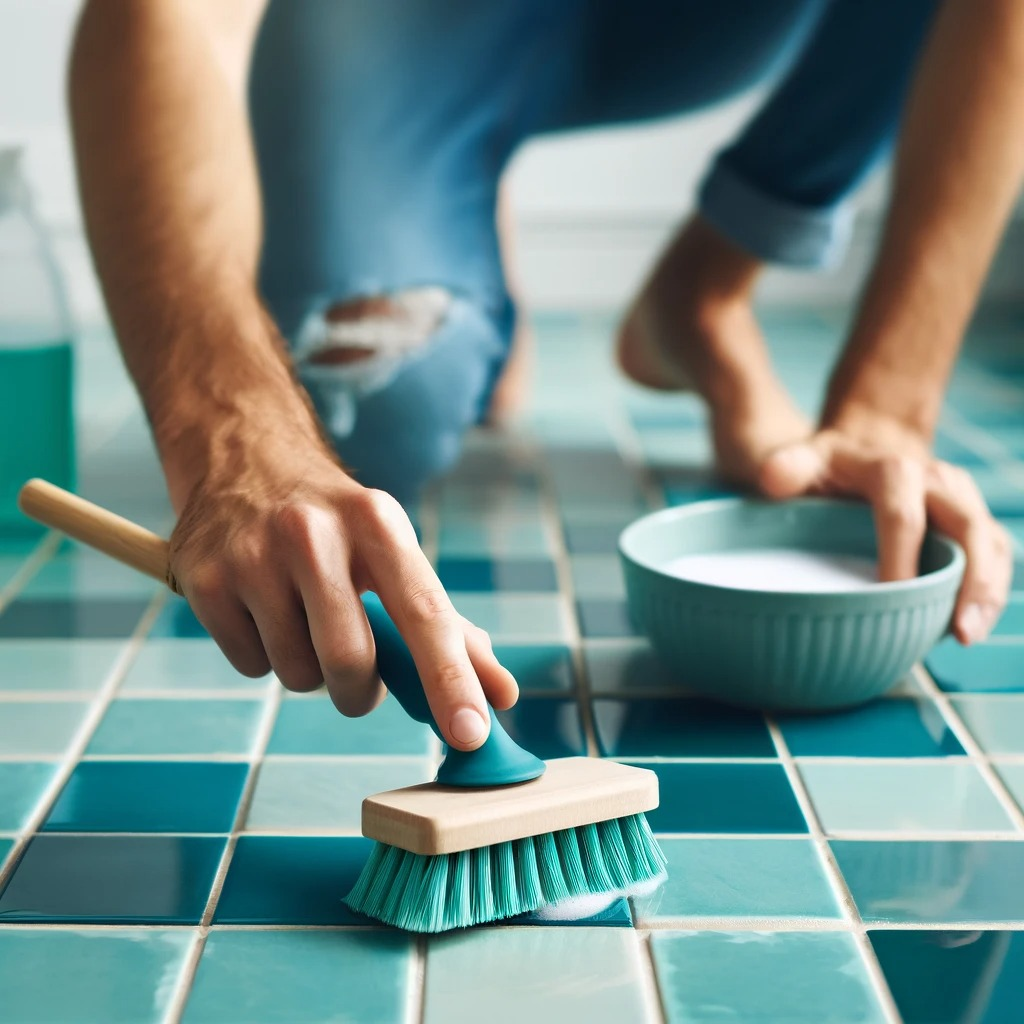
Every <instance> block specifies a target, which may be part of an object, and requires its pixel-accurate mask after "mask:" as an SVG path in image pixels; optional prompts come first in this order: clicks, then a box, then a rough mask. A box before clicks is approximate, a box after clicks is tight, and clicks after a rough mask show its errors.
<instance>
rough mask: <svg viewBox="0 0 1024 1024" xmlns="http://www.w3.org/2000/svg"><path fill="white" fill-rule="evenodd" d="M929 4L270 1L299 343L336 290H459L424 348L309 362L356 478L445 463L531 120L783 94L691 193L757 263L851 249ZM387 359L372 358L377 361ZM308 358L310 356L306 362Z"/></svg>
mask: <svg viewBox="0 0 1024 1024" xmlns="http://www.w3.org/2000/svg"><path fill="white" fill-rule="evenodd" d="M937 3H938V0H899V2H898V3H894V2H892V0H713V2H711V0H629V2H626V0H556V2H552V0H514V2H511V0H510V2H486V3H480V2H479V0H401V2H399V0H301V2H295V0H276V2H274V3H272V4H271V6H270V9H269V11H268V13H267V16H266V18H265V20H264V24H263V26H262V29H261V32H260V37H259V41H258V44H257V48H256V53H255V56H254V61H253V70H252V78H251V87H250V97H251V114H252V124H253V132H254V138H255V144H256V149H257V155H258V161H259V167H260V176H261V182H262V190H263V202H264V217H265V243H264V251H263V257H262V265H261V287H262V290H263V294H264V297H265V300H266V302H267V304H268V307H269V309H270V311H271V313H272V314H273V316H274V317H275V319H276V320H277V322H278V325H279V327H280V328H281V330H282V332H283V333H284V335H285V337H287V338H289V340H291V341H293V342H294V343H299V344H300V347H301V336H302V334H303V332H304V331H305V330H307V328H308V327H309V325H310V324H311V323H312V324H315V323H316V322H317V320H318V318H320V319H322V316H321V315H322V313H323V311H324V310H325V309H326V308H328V307H329V306H331V305H332V304H336V303H340V302H343V301H345V300H347V299H351V298H355V297H362V296H377V295H393V294H396V293H400V292H403V291H406V290H409V289H415V288H421V287H437V288H442V289H444V290H445V291H446V292H447V293H448V294H449V295H450V296H451V302H450V305H449V306H448V308H447V311H446V312H445V313H444V315H443V316H442V317H441V319H440V320H439V322H438V323H437V326H436V328H434V329H433V330H432V333H431V336H430V338H429V341H428V343H427V344H425V345H422V346H420V347H419V348H416V349H415V350H414V351H411V352H408V353H405V354H403V355H401V356H400V357H398V358H390V361H389V360H388V359H385V360H384V362H383V363H381V362H380V361H379V360H378V361H377V364H376V365H374V359H368V360H366V361H365V362H366V363H368V364H371V365H370V366H369V367H367V366H361V365H357V364H352V365H351V366H349V367H348V368H347V369H345V370H341V371H337V372H333V371H331V372H323V371H317V372H312V371H311V370H310V368H309V367H308V366H304V364H303V362H302V360H301V359H298V358H297V362H298V365H299V372H300V375H301V376H302V377H303V379H304V382H305V383H306V386H307V388H308V389H309V391H310V393H311V396H312V398H313V401H314V403H315V405H316V407H317V409H318V411H319V412H320V415H321V417H322V418H323V420H324V423H325V425H326V427H327V429H328V431H329V432H330V433H331V435H332V437H333V439H334V442H335V444H336V446H337V448H338V451H339V453H340V455H341V456H342V458H343V460H344V461H345V463H346V465H348V466H349V467H351V469H352V470H353V471H354V473H355V475H356V476H357V478H358V479H360V480H362V481H363V482H364V483H366V484H367V485H369V486H375V487H383V488H384V489H386V490H390V491H391V492H392V493H394V494H396V495H397V496H398V497H399V498H402V499H405V498H409V497H411V496H413V495H414V494H415V492H416V491H417V490H418V489H419V487H420V486H421V485H422V483H423V482H424V481H426V480H427V479H429V478H430V477H432V476H434V475H436V474H437V473H439V472H442V471H444V470H445V469H446V468H448V467H449V466H450V465H451V464H452V463H453V462H454V460H455V459H456V458H457V455H458V451H459V446H460V439H461V437H462V434H463V433H464V431H465V430H466V428H467V427H469V426H471V425H473V424H474V423H476V422H477V421H478V420H479V418H480V416H481V414H482V412H483V411H484V410H485V408H486V405H487V401H488V399H489V396H490V393H491V390H492V388H493V386H494V383H495V381H496V379H497V377H498V375H499V373H500V370H501V368H502V365H503V363H504V360H505V358H506V355H507V352H508V347H509V340H510V336H511V329H512V323H513V319H514V318H513V310H512V304H511V300H510V298H509V295H508V291H507V289H506V287H505V283H504V280H503V276H502V269H501V261H500V256H499V249H498V239H497V235H496V230H495V203H496V196H497V186H498V180H499V177H500V175H501V173H502V170H503V169H504V167H505V165H506V164H507V162H508V160H509V158H510V157H511V156H512V154H513V153H514V151H515V150H516V148H517V147H518V146H519V145H520V143H522V142H523V141H524V140H526V139H527V138H529V137H531V136H535V135H539V134H543V133H550V132H557V131H561V130H564V129H573V128H581V127H596V126H600V125H610V124H622V123H627V122H636V121H642V120H646V119H652V118H660V117H666V116H671V115H675V114H681V113H685V112H687V111H693V110H698V109H701V108H703V107H706V106H708V105H710V104H712V103H715V102H717V101H720V100H723V99H726V98H727V97H730V96H732V95H735V94H736V93H739V92H741V91H743V90H745V89H748V88H750V87H751V86H754V85H756V84H759V83H762V82H765V81H769V82H771V83H772V89H771V91H770V93H769V95H768V97H767V99H766V101H765V102H764V104H763V105H762V107H761V109H760V110H759V111H758V112H757V114H756V115H755V116H754V117H753V118H752V120H751V121H750V123H749V124H747V125H746V126H745V127H744V129H743V130H742V131H741V133H740V135H739V137H738V138H737V139H736V140H735V141H734V142H733V143H732V144H731V145H729V146H728V147H727V148H726V149H725V150H724V151H722V152H721V153H720V154H719V155H718V156H717V158H716V159H715V161H714V162H713V164H712V166H711V169H710V171H709V173H708V175H707V177H706V178H705V180H704V183H703V186H702V188H701V190H700V196H699V207H700V210H701V212H702V214H703V215H704V217H705V218H707V219H708V220H709V221H711V222H712V223H713V224H714V225H716V226H717V227H718V229H719V230H720V231H722V232H723V233H724V234H725V235H727V236H728V237H730V238H732V239H733V240H734V241H735V242H736V243H738V244H739V245H740V246H742V247H743V248H745V249H746V250H748V251H749V252H751V253H753V254H754V255H756V256H758V257H760V258H761V259H764V260H766V261H772V262H776V263H782V264H788V265H791V266H804V267H817V266H823V265H826V264H828V263H830V262H832V261H834V260H835V259H836V257H837V256H838V255H839V254H841V252H842V250H843V247H844V244H845V242H846V239H847V235H848V232H849V226H850V212H849V207H848V204H847V202H846V200H847V198H848V196H849V194H850V193H851V191H852V190H853V189H854V188H855V187H856V186H857V184H858V183H859V182H860V181H861V180H862V179H863V177H864V176H865V174H866V173H867V172H868V171H869V169H870V168H871V167H872V166H873V165H874V164H875V163H876V161H877V160H878V159H879V157H881V156H882V155H884V154H885V152H886V151H887V149H888V148H889V146H890V144H891V142H892V139H893V137H894V134H895V131H896V126H897V123H898V119H899V115H900V111H901V107H902V104H903V99H904V95H905V93H906V89H907V84H908V81H909V79H910V76H911V73H912V70H913V66H914V63H915V59H916V56H917V54H918V52H919V50H920V48H921V45H922V41H923V39H924V37H925V34H926V32H927V28H928V24H929V22H930V19H931V17H932V14H933V13H934V9H935V7H936V6H937ZM374 358H376V357H374ZM307 371H309V372H307Z"/></svg>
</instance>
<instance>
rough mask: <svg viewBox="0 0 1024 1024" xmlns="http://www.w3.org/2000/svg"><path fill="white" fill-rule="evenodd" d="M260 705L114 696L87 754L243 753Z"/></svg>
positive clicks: (251, 738)
mask: <svg viewBox="0 0 1024 1024" xmlns="http://www.w3.org/2000/svg"><path fill="white" fill-rule="evenodd" d="M262 709H263V705H262V704H260V703H259V701H254V700H127V699H122V700H115V701H114V702H113V703H112V704H111V705H110V707H109V708H107V711H106V714H104V716H103V718H102V719H101V721H100V724H99V726H98V727H97V729H96V732H95V733H94V734H93V738H92V740H91V741H90V743H89V746H88V748H87V749H86V754H88V755H93V756H96V755H105V754H146V755H149V754H246V753H248V752H249V751H250V750H251V749H252V745H253V743H254V742H255V739H256V730H257V727H258V726H259V720H260V713H261V711H262Z"/></svg>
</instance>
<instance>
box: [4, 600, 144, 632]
mask: <svg viewBox="0 0 1024 1024" xmlns="http://www.w3.org/2000/svg"><path fill="white" fill-rule="evenodd" d="M148 604H149V602H148V601H147V600H144V599H132V598H106V597H103V598H94V597H88V598H64V597H59V598H58V597H40V598H32V597H25V598H20V599H18V600H16V601H14V602H13V603H12V604H11V605H10V606H9V607H7V608H5V609H4V612H3V614H2V615H0V638H3V637H17V638H24V639H31V638H37V637H52V638H54V639H63V638H67V639H73V638H75V637H81V638H82V639H93V638H95V639H101V640H106V639H116V638H118V637H125V638H127V637H130V636H131V635H132V633H133V632H134V631H135V627H136V626H137V625H138V624H139V620H140V619H141V618H142V613H143V612H144V611H145V610H146V606H147V605H148Z"/></svg>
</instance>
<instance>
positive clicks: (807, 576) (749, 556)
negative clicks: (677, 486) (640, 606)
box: [661, 548, 878, 593]
mask: <svg viewBox="0 0 1024 1024" xmlns="http://www.w3.org/2000/svg"><path fill="white" fill-rule="evenodd" d="M661 568H662V572H667V573H668V574H669V575H671V576H677V577H678V578H679V579H684V580H690V581H692V582H695V583H710V584H713V585H714V586H718V587H731V588H738V589H742V590H767V591H776V592H782V591H789V592H803V593H834V592H836V591H846V590H866V589H868V588H869V587H871V586H873V585H875V584H876V583H877V582H878V565H877V563H876V562H875V561H874V560H873V559H870V558H861V557H858V556H856V555H832V554H824V553H818V552H812V551H801V550H799V549H797V548H751V549H748V550H745V551H719V552H714V553H712V554H705V555H684V556H683V557H682V558H675V559H673V560H672V561H671V562H667V563H666V564H665V565H663V566H662V567H661Z"/></svg>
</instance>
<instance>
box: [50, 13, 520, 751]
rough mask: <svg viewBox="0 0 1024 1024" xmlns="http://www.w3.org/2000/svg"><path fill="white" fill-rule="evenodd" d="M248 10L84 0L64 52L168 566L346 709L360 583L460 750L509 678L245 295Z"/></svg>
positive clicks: (251, 202) (225, 621)
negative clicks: (382, 611)
mask: <svg viewBox="0 0 1024 1024" xmlns="http://www.w3.org/2000/svg"><path fill="white" fill-rule="evenodd" d="M262 9H263V0H216V2H214V3H211V2H209V0H90V2H89V3H87V4H86V7H85V10H84V12H83V15H82V19H81V22H80V24H79V27H78V33H77V36H76V39H75V44H74V50H73V55H72V63H71V71H70V94H71V95H70V98H71V114H72V123H73V128H74V137H75V148H76V156H77V161H78V170H79V178H80V184H81V193H82V201H83V206H84V209H85V215H86V223H87V228H88V231H89V237H90V241H91V244H92V247H93V252H94V255H95V259H96V264H97V267H98V270H99V273H100V277H101V280H102V282H103V288H104V294H105V296H106V300H107V304H108V307H109V309H110V312H111V316H112V318H113V321H114V326H115V329H116V331H117V335H118V339H119V341H120V344H121V347H122V350H123V352H124V357H125V360H126V362H127V364H128V368H129V370H130V372H131V375H132V377H133V378H134V379H135V382H136V385H137V386H138V389H139V391H140V394H141V396H142V399H143V402H144V404H145V407H146V411H147V414H148V416H149V419H150V422H151V424H152V427H153V433H154V437H155V439H156V443H157V446H158V449H159V452H160V456H161V460H162V462H163V466H164V471H165V474H166V477H167V482H168V487H169V490H170V494H171V498H172V501H173V503H174V505H175V509H176V510H177V511H178V512H179V513H180V516H181V518H180V520H179V523H178V526H177V528H176V530H175V532H174V534H173V536H172V538H171V550H172V565H173V568H174V571H175V575H176V576H177V578H178V579H179V581H181V582H182V584H183V587H184V589H185V592H186V595H187V596H188V598H189V601H190V603H191V604H192V606H193V608H194V609H195V611H196V613H197V615H198V616H199V618H200V619H201V620H202V621H203V623H204V625H206V626H207V628H208V629H209V630H210V632H211V634H212V635H213V636H214V638H215V639H216V640H217V641H218V643H219V644H220V646H221V647H222V648H223V650H224V651H225V653H226V654H227V655H228V657H229V658H230V659H231V660H232V662H233V663H234V664H235V665H236V667H238V668H239V669H240V670H241V671H243V672H247V673H250V674H261V673H262V672H265V671H266V670H267V668H268V666H272V667H273V668H274V670H275V671H276V673H277V674H278V676H279V677H280V678H281V680H282V682H284V683H285V685H287V686H289V687H290V688H292V689H299V690H302V689H311V688H313V687H314V686H317V685H319V684H320V682H321V681H324V680H326V682H327V685H328V689H329V690H330V693H331V696H332V698H333V699H334V701H335V703H336V704H337V706H338V707H339V708H340V709H341V710H342V711H345V712H346V713H363V712H365V711H367V710H369V709H370V708H371V707H372V706H373V705H374V704H375V703H376V702H377V700H379V699H380V696H381V690H380V684H379V681H378V680H377V678H376V672H375V667H374V654H373V643H372V638H371V636H370V634H369V626H368V624H367V622H366V619H365V616H364V615H363V613H362V608H361V605H360V604H359V600H358V596H359V593H360V592H362V591H364V590H367V589H373V590H375V591H376V592H377V593H378V594H379V595H380V597H381V598H382V600H383V601H384V603H385V605H386V606H387V608H388V611H389V612H390V613H391V615H392V617H393V618H394V619H395V622H396V624H397V625H398V627H399V629H400V630H401V631H402V633H403V636H404V637H405V639H406V641H407V642H408V643H409V646H410V648H411V650H412V653H413V655H414V657H415V659H416V663H417V666H418V667H419V670H420V674H421V675H422V677H423V679H424V684H425V686H426V689H427V694H428V697H429V698H430V701H431V707H432V709H433V711H434V714H435V717H436V718H437V720H438V723H439V725H440V727H441V729H442V731H443V732H444V733H445V734H446V736H447V737H448V738H449V740H450V741H452V742H454V744H455V745H456V746H460V747H463V748H472V747H475V746H477V745H479V743H480V742H482V741H483V739H484V737H485V735H486V722H487V716H486V708H485V704H484V696H483V691H482V690H481V682H482V683H483V685H484V686H485V687H486V688H487V692H488V696H489V697H490V699H491V702H492V703H493V704H495V705H496V706H498V707H506V706H508V705H509V704H510V703H512V702H513V701H514V699H515V695H516V688H515V683H514V681H513V680H512V678H511V676H509V674H508V673H507V672H506V671H505V670H504V669H502V668H501V667H500V665H498V663H497V661H496V660H495V659H494V656H493V654H492V653H491V652H490V649H489V646H488V645H487V643H486V639H485V637H483V636H482V635H481V631H480V630H477V629H476V628H475V627H474V626H472V625H470V624H469V623H466V622H465V621H464V620H462V619H461V618H460V617H459V616H458V615H457V614H456V612H455V610H454V608H453V607H452V605H451V602H450V601H449V599H448V598H447V595H445V593H444V590H443V589H442V588H441V586H440V583H439V582H438V580H437V577H436V576H435V575H434V573H433V570H432V569H431V568H430V566H429V564H428V563H427V561H426V559H425V557H424V556H423V553H422V551H420V549H419V545H418V544H417V542H416V538H415V533H414V531H413V530H412V526H411V524H410V523H409V520H408V518H407V517H406V516H405V514H404V512H403V511H402V510H401V508H400V507H399V506H398V505H397V503H395V502H394V501H392V500H391V499H390V498H388V496H387V495H383V494H380V493H377V492H372V491H368V490H366V489H364V488H362V487H360V486H359V485H358V484H357V483H356V482H355V481H353V480H352V479H351V478H350V477H348V476H347V475H346V474H345V473H344V472H343V471H342V470H341V469H340V468H339V467H338V465H337V462H336V461H335V459H334V457H333V455H332V453H331V452H330V451H329V450H328V448H327V447H326V445H325V444H324V442H323V441H322V439H321V436H320V433H319V429H318V426H317V423H316V420H315V417H314V415H313V413H312V411H311V408H310V405H309V402H308V400H307V398H306V396H305V393H304V392H303V391H302V390H301V389H300V388H299V387H298V386H297V385H296V383H295V382H294V379H293V376H292V373H291V370H290V367H289V365H288V362H287V360H286V358H285V356H284V352H283V347H282V344H281V341H280V338H279V337H278V335H277V332H276V330H275V328H274V326H273V324H272V323H271V322H270V320H269V318H268V317H267V315H266V314H265V312H264V310H263V308H262V306H261V303H260V301H259V296H258V294H257V287H256V280H255V278H256V263H257V259H258V254H259V246H260V217H259V187H258V178H257V172H256V167H255V162H254V159H253V153H252V147H251V143H250V139H249V131H248V123H247V116H246V110H245V81H246V76H247V73H248V61H249V55H250V52H251V49H252V44H253V40H254V38H255V33H256V30H257V27H258V24H259V21H260V18H261V15H262ZM468 711H475V712H478V713H479V715H480V716H481V731H480V732H479V733H478V735H476V736H475V737H472V736H471V732H472V730H471V729H470V728H469V726H470V725H471V724H472V716H470V717H469V719H467V713H468ZM460 712H461V717H460V715H459V713H460ZM460 724H461V726H463V727H464V728H460Z"/></svg>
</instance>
